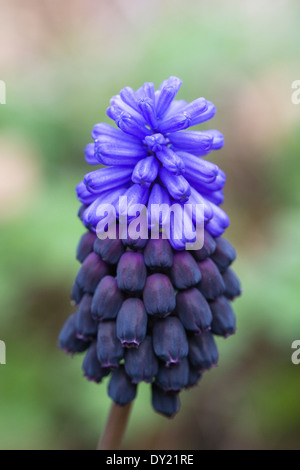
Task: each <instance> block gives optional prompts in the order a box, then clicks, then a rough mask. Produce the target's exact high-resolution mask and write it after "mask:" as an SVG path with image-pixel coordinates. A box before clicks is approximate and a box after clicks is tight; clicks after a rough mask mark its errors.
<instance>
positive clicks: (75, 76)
mask: <svg viewBox="0 0 300 470" xmlns="http://www.w3.org/2000/svg"><path fill="white" fill-rule="evenodd" d="M0 10H1V19H2V21H3V25H4V26H3V27H1V30H0V43H1V44H2V45H5V48H4V49H2V51H1V53H0V71H1V72H0V79H1V80H4V81H5V82H6V86H7V99H6V101H7V104H6V105H0V127H1V137H0V225H1V227H0V230H1V231H0V260H1V263H0V300H1V308H0V339H1V340H4V341H5V342H6V346H7V364H6V365H5V366H4V365H0V396H1V400H0V416H1V427H0V448H2V449H11V448H15V449H48V448H49V449H65V448H72V449H76V448H94V447H95V444H96V441H97V439H98V435H99V433H100V431H101V429H102V428H103V426H104V423H105V419H106V417H107V414H108V410H109V406H110V400H109V399H108V398H107V396H106V382H104V383H103V384H102V385H98V386H97V385H94V384H91V383H88V382H87V381H86V380H84V379H83V378H82V374H81V372H80V368H81V362H82V357H74V358H70V357H66V356H65V355H64V354H63V353H62V352H60V351H59V350H57V348H56V338H57V334H58V331H59V329H60V326H61V324H62V323H63V321H64V319H65V318H66V317H67V316H68V315H69V314H70V312H71V311H72V307H71V306H70V304H69V291H70V287H71V284H72V281H73V278H74V276H75V274H76V271H77V269H78V264H77V262H76V261H75V256H74V255H75V249H76V244H77V241H78V239H79V236H80V234H81V233H83V228H82V226H81V224H80V222H79V220H78V219H77V217H76V212H77V207H78V204H77V202H76V198H75V192H74V187H75V185H76V184H77V182H78V181H79V180H80V179H81V178H82V175H83V173H84V172H85V171H86V170H87V166H86V164H85V163H84V158H83V150H84V147H85V145H86V144H87V143H88V142H89V141H90V136H89V134H90V131H91V129H92V126H93V124H94V123H96V122H99V121H102V120H105V121H107V122H108V118H106V115H105V110H106V107H107V106H108V103H109V98H110V97H111V96H112V95H113V94H116V93H117V92H118V91H119V90H120V89H121V88H122V87H124V86H126V85H130V86H132V87H133V88H135V87H138V86H140V84H141V83H143V82H145V81H154V82H155V84H156V85H158V84H159V83H160V82H161V81H162V80H163V79H165V78H167V77H168V76H170V75H177V76H179V77H180V78H182V80H183V87H182V91H181V92H180V96H181V97H184V98H185V99H187V100H192V99H194V98H196V97H198V96H199V95H201V94H202V95H203V96H205V97H206V98H208V99H211V100H212V101H213V102H214V103H215V104H216V106H217V109H218V113H217V115H216V117H215V119H214V121H213V124H212V123H209V126H211V125H213V127H215V128H218V129H220V130H221V131H223V133H224V134H225V139H226V147H225V148H224V150H222V151H220V152H217V153H216V154H215V156H214V160H215V161H216V162H217V163H218V164H219V165H220V166H221V167H222V168H223V169H224V170H225V171H226V173H227V175H228V181H227V186H226V190H225V194H226V202H225V206H226V210H227V212H228V213H229V214H230V216H231V227H230V228H229V229H228V232H227V237H228V238H229V239H230V241H231V242H232V243H233V244H234V245H235V246H236V248H237V251H238V259H237V261H236V263H235V270H236V271H237V273H238V275H239V277H240V278H241V280H242V284H243V290H244V292H243V296H242V297H241V299H239V300H237V301H236V303H235V311H236V314H237V317H238V330H237V334H236V335H235V336H234V337H231V338H229V339H228V340H226V341H225V340H220V341H219V346H220V350H221V354H220V357H221V359H220V365H219V367H218V368H216V369H214V370H213V371H211V372H210V373H209V374H207V375H206V376H205V377H204V379H203V382H202V383H201V384H200V385H199V387H198V388H197V389H195V390H192V391H188V392H185V393H183V399H182V410H181V413H180V414H179V415H178V416H177V417H176V418H175V420H174V421H172V422H170V421H168V420H166V419H164V418H162V417H160V416H158V415H155V414H154V413H153V411H152V408H151V405H150V393H149V387H148V386H142V387H140V389H139V392H138V398H137V400H136V402H135V405H134V411H133V415H132V418H131V421H130V426H129V432H128V435H127V437H126V441H125V443H124V445H125V446H127V447H129V448H144V449H145V448H157V449H158V448H164V449H166V448H173V449H176V448H177V449H196V448H197V449H205V448H209V449H211V448H213V449H224V448H225V449H226V448H231V449H239V448H284V449H288V448H299V437H300V424H299V423H300V404H299V398H298V395H299V371H300V365H299V366H296V365H293V364H292V363H291V353H292V350H291V343H292V341H293V340H295V339H300V321H299V304H300V302H299V285H300V250H299V239H300V211H299V203H300V192H299V175H300V133H299V124H300V105H298V106H297V105H294V104H292V102H291V94H292V89H291V84H292V82H293V81H294V80H296V79H299V78H300V77H299V73H300V72H299V51H298V44H299V25H298V18H299V10H300V8H299V4H298V3H297V2H296V1H292V0H285V1H280V0H278V1H275V2H274V1H272V2H271V1H265V2H263V4H262V2H260V1H259V0H255V1H253V0H246V1H244V2H239V1H238V0H229V1H228V2H222V0H218V1H215V2H208V1H196V0H195V1H193V0H185V1H184V2H183V1H179V0H178V1H174V0H143V1H140V0H132V1H131V2H125V0H118V1H117V0H115V1H112V2H105V1H98V2H96V1H94V0H87V1H85V2H83V1H80V0H66V1H64V2H59V1H58V0H55V1H50V0H46V1H44V2H40V1H38V0H29V1H27V2H26V5H25V3H24V2H22V1H21V0H12V1H11V2H4V1H0ZM2 21H1V22H2Z"/></svg>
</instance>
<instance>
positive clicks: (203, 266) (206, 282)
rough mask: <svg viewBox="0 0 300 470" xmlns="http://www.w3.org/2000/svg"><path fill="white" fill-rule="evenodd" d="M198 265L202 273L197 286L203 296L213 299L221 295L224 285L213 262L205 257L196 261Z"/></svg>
mask: <svg viewBox="0 0 300 470" xmlns="http://www.w3.org/2000/svg"><path fill="white" fill-rule="evenodd" d="M198 267H199V269H200V271H201V275H202V278H201V281H200V283H199V285H198V288H199V290H200V292H201V293H202V294H203V295H204V297H205V298H206V299H208V300H213V299H216V298H217V297H218V296H219V295H222V294H223V292H224V291H225V285H224V281H223V278H222V276H221V274H220V271H219V270H218V268H217V266H216V265H215V263H214V262H213V261H212V260H211V259H210V258H206V259H205V260H203V261H200V262H199V263H198Z"/></svg>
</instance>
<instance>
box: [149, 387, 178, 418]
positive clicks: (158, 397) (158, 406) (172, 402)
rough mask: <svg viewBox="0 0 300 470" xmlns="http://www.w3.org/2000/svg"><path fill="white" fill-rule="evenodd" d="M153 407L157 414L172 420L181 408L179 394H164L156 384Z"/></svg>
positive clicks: (153, 391)
mask: <svg viewBox="0 0 300 470" xmlns="http://www.w3.org/2000/svg"><path fill="white" fill-rule="evenodd" d="M152 406H153V408H154V410H155V411H157V413H160V414H162V415H164V416H167V417H168V418H172V417H173V416H174V415H175V414H176V413H178V411H179V408H180V401H179V397H178V393H173V392H164V391H163V390H162V389H161V388H159V387H158V386H157V385H156V384H153V385H152Z"/></svg>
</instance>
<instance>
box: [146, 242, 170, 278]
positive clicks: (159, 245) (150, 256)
mask: <svg viewBox="0 0 300 470" xmlns="http://www.w3.org/2000/svg"><path fill="white" fill-rule="evenodd" d="M144 260H145V264H146V266H147V267H148V268H150V269H151V270H153V271H156V270H165V269H167V268H171V266H172V264H173V250H172V247H171V245H170V243H169V240H166V239H163V238H158V239H150V240H149V241H148V243H147V245H146V248H145V251H144Z"/></svg>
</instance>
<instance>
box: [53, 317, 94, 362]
mask: <svg viewBox="0 0 300 470" xmlns="http://www.w3.org/2000/svg"><path fill="white" fill-rule="evenodd" d="M58 345H59V347H60V348H61V349H63V350H64V351H65V352H66V353H68V354H75V353H80V352H83V351H85V350H86V349H87V348H88V347H89V345H90V341H83V340H82V339H79V338H78V337H77V331H76V313H74V314H73V315H70V316H69V318H68V319H67V320H66V322H65V324H64V325H63V327H62V329H61V331H60V333H59V337H58Z"/></svg>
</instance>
